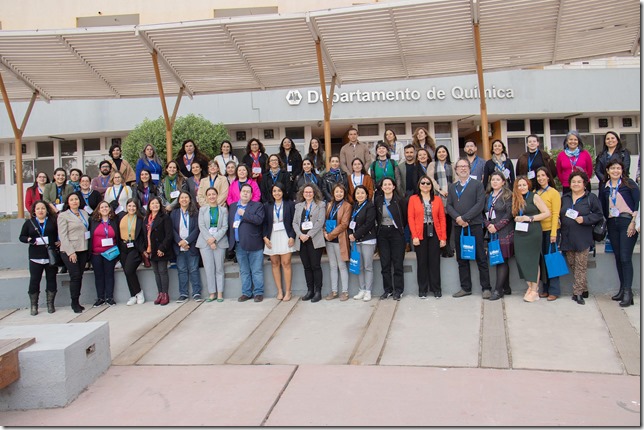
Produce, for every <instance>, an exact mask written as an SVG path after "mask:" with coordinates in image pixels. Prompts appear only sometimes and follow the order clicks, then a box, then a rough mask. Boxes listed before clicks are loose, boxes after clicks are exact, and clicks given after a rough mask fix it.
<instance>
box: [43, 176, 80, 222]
mask: <svg viewBox="0 0 644 430" xmlns="http://www.w3.org/2000/svg"><path fill="white" fill-rule="evenodd" d="M53 176H54V180H53V182H50V183H48V184H47V185H45V191H44V192H43V195H42V199H43V200H44V201H46V202H47V203H49V204H50V205H51V208H52V209H53V210H54V212H56V213H59V212H61V211H62V210H63V206H64V205H65V202H66V201H67V197H69V195H70V194H73V193H74V187H72V186H71V185H69V184H68V183H67V172H66V171H65V169H63V168H62V167H57V168H56V169H55V170H54V175H53Z"/></svg>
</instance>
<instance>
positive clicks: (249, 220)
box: [228, 194, 265, 252]
mask: <svg viewBox="0 0 644 430" xmlns="http://www.w3.org/2000/svg"><path fill="white" fill-rule="evenodd" d="M228 196H229V197H230V194H229V195H228ZM237 205H238V202H234V203H233V204H231V205H230V208H229V209H230V210H229V212H228V225H229V226H230V228H229V229H228V241H229V243H233V244H234V243H235V229H234V228H233V227H232V226H233V224H234V222H235V213H236V212H237ZM264 216H265V214H264V206H263V205H262V204H261V203H259V202H256V201H252V200H251V201H250V202H248V205H247V206H246V210H245V211H244V216H242V218H241V222H240V223H239V228H238V229H237V230H238V233H239V246H240V248H241V249H243V250H244V251H251V252H252V251H261V250H263V249H264V239H263V237H262V227H263V224H264Z"/></svg>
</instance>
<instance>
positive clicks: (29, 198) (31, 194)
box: [25, 187, 42, 212]
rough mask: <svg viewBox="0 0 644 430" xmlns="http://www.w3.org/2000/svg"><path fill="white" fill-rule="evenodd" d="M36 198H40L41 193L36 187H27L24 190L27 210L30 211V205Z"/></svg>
mask: <svg viewBox="0 0 644 430" xmlns="http://www.w3.org/2000/svg"><path fill="white" fill-rule="evenodd" d="M38 200H42V194H40V191H38V187H36V188H33V187H29V188H27V191H26V192H25V207H26V208H27V212H29V211H31V206H32V205H33V204H34V203H35V202H37V201H38Z"/></svg>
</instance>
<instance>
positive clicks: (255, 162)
mask: <svg viewBox="0 0 644 430" xmlns="http://www.w3.org/2000/svg"><path fill="white" fill-rule="evenodd" d="M260 155H261V154H259V153H258V155H257V158H255V157H253V153H252V152H251V153H250V158H252V159H253V165H255V164H257V165H258V166H259V156H260Z"/></svg>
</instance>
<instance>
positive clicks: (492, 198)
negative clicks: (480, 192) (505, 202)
mask: <svg viewBox="0 0 644 430" xmlns="http://www.w3.org/2000/svg"><path fill="white" fill-rule="evenodd" d="M501 194H502V193H501V191H499V194H497V195H496V196H495V195H494V193H490V197H488V199H487V209H488V210H490V209H491V208H492V207H493V206H494V204H495V203H496V201H497V200H498V199H499V197H501Z"/></svg>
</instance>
